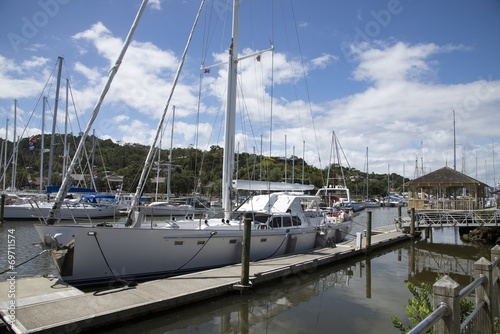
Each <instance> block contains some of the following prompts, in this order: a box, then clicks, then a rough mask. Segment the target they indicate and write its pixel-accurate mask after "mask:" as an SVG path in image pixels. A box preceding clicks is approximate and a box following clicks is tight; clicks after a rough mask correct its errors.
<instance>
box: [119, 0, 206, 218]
mask: <svg viewBox="0 0 500 334" xmlns="http://www.w3.org/2000/svg"><path fill="white" fill-rule="evenodd" d="M144 1H146V0H144ZM204 3H205V1H204V0H203V1H202V2H201V4H200V8H199V9H198V14H197V15H196V18H195V20H194V24H193V27H192V28H191V33H190V34H189V38H188V41H187V43H186V47H185V48H184V52H183V53H182V57H181V62H180V64H179V67H177V72H176V73H175V76H174V82H173V83H172V88H171V89H170V95H169V96H168V99H167V103H166V105H165V108H164V109H163V113H162V116H161V118H160V122H159V123H158V127H157V128H156V135H155V138H154V140H153V143H152V145H151V147H150V149H149V152H148V155H147V157H146V162H145V163H144V168H143V170H142V174H141V177H140V179H139V183H138V185H137V188H136V190H135V194H134V198H133V200H132V203H131V205H130V209H129V211H128V213H127V221H126V222H125V226H131V227H137V228H138V227H140V226H141V223H142V222H141V221H140V220H138V219H135V218H139V215H137V217H135V218H134V212H136V206H137V205H138V204H139V200H140V198H141V194H142V191H143V187H144V183H145V182H146V177H147V175H148V173H149V167H150V166H151V163H152V161H153V153H154V150H155V147H156V144H157V142H158V137H159V136H160V132H161V131H160V130H161V129H162V127H163V122H164V121H165V116H166V114H167V111H168V107H169V106H170V101H171V100H172V96H173V94H174V91H175V87H176V85H177V82H178V81H179V76H180V74H181V70H182V66H183V65H184V61H185V60H186V54H187V51H188V49H189V45H190V44H191V40H192V38H193V34H194V29H195V27H196V24H197V23H198V19H199V18H200V13H201V10H202V8H203V4H204ZM134 219H135V220H134Z"/></svg>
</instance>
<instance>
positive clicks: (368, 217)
mask: <svg viewBox="0 0 500 334" xmlns="http://www.w3.org/2000/svg"><path fill="white" fill-rule="evenodd" d="M371 246H372V212H371V211H366V251H369V250H370V248H371Z"/></svg>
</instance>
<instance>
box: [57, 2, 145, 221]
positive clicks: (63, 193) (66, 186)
mask: <svg viewBox="0 0 500 334" xmlns="http://www.w3.org/2000/svg"><path fill="white" fill-rule="evenodd" d="M147 3H148V0H143V2H142V4H141V7H140V8H139V11H138V12H137V15H136V17H135V19H134V22H133V24H132V27H131V28H130V30H129V32H128V34H127V38H126V40H125V42H124V44H123V47H122V49H121V51H120V54H119V56H118V58H117V59H116V62H115V64H114V65H113V67H112V68H111V70H110V72H109V74H108V79H107V80H106V84H105V86H104V88H103V90H102V91H101V94H100V95H99V99H98V101H97V103H96V105H95V106H94V109H93V111H92V115H91V116H90V119H89V121H88V123H87V126H86V128H85V131H84V132H83V135H82V138H81V140H80V143H79V145H78V148H77V149H76V152H75V156H77V157H78V156H79V155H80V153H81V150H82V149H83V146H84V143H85V142H84V141H85V138H86V137H87V135H88V133H89V131H90V129H91V127H92V125H93V123H94V121H95V119H96V118H97V115H98V113H99V110H100V109H101V105H102V102H103V101H104V98H105V97H106V95H107V93H108V91H109V88H110V87H111V83H112V81H113V79H114V77H115V75H116V73H117V72H118V69H119V67H120V65H121V63H122V60H123V57H124V56H125V53H126V51H127V48H128V46H129V45H130V42H131V41H132V36H133V35H134V32H135V30H136V28H137V26H138V24H139V21H140V18H141V16H142V14H143V13H144V10H145V8H146V5H147ZM76 162H77V159H75V158H73V160H72V161H71V164H70V165H69V167H68V173H67V174H71V172H72V171H73V170H74V168H75V165H76ZM67 174H66V176H65V177H64V179H63V181H62V184H61V188H60V189H59V192H58V193H57V196H56V201H55V203H54V206H53V207H52V209H51V210H50V211H49V217H48V221H47V222H48V223H49V224H53V223H55V222H56V221H58V220H59V219H58V218H56V215H57V211H58V210H60V208H61V203H62V200H63V198H64V197H65V196H66V194H67V193H68V189H69V185H70V180H71V178H70V176H69V175H67Z"/></svg>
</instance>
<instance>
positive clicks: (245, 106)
mask: <svg viewBox="0 0 500 334" xmlns="http://www.w3.org/2000/svg"><path fill="white" fill-rule="evenodd" d="M238 81H240V84H239V85H238V87H239V88H240V93H241V101H240V103H241V104H242V107H241V109H243V110H244V112H243V114H246V116H247V119H248V124H249V126H250V130H251V132H252V137H253V139H254V143H255V145H257V139H256V138H255V132H254V130H253V126H252V119H251V118H250V114H249V112H248V106H247V104H246V100H245V94H244V93H243V87H242V82H241V78H238ZM241 121H242V123H243V122H244V117H241ZM245 124H246V123H245ZM242 127H244V126H243V125H242ZM244 128H245V129H246V127H244Z"/></svg>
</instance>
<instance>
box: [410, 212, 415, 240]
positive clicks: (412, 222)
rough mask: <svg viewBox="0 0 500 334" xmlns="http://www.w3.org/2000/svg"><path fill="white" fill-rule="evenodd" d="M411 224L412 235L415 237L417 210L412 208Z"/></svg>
mask: <svg viewBox="0 0 500 334" xmlns="http://www.w3.org/2000/svg"><path fill="white" fill-rule="evenodd" d="M410 212H411V213H410V215H411V223H410V234H411V236H412V237H415V208H411V211H410Z"/></svg>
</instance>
